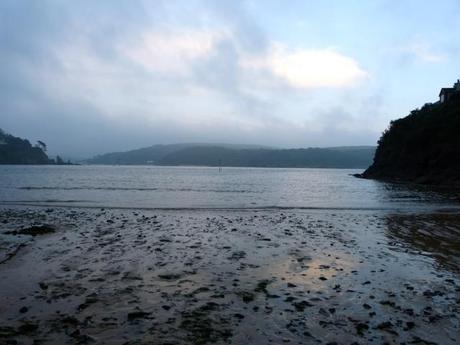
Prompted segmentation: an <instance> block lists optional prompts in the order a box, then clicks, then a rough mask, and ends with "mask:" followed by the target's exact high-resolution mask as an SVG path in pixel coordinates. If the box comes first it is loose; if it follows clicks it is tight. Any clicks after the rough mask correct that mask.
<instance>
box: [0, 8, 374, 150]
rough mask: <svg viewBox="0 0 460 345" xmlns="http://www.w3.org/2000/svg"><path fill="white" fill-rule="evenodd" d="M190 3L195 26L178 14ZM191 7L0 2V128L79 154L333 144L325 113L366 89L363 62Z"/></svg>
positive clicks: (236, 13) (227, 12) (238, 12)
mask: <svg viewBox="0 0 460 345" xmlns="http://www.w3.org/2000/svg"><path fill="white" fill-rule="evenodd" d="M195 5H196V6H198V7H199V8H198V9H197V10H196V12H197V15H196V16H193V15H190V12H189V11H188V10H187V11H184V10H183V6H185V7H189V8H191V9H193V8H194V7H195ZM195 5H190V3H189V2H186V3H184V4H182V5H181V4H179V3H176V4H171V3H170V2H142V1H140V2H135V5H133V6H131V1H125V2H122V1H120V2H119V3H117V5H112V3H111V2H110V1H106V2H102V1H101V2H98V3H97V4H94V5H93V4H92V2H86V3H85V5H80V3H78V2H77V3H73V4H72V5H59V6H58V5H56V3H55V2H53V1H50V2H45V3H44V4H43V6H42V5H40V6H38V5H37V6H35V7H33V8H31V9H30V10H29V11H26V8H25V6H19V5H17V3H16V2H11V5H8V6H6V5H3V4H0V9H1V8H5V11H3V15H2V11H0V19H1V18H3V19H5V20H4V21H0V38H7V39H3V40H2V39H0V48H2V49H1V50H2V54H0V62H1V64H0V91H1V92H0V105H1V107H2V111H3V112H4V114H5V115H3V116H2V119H1V120H2V121H1V122H2V123H0V126H3V127H5V129H6V130H8V131H10V132H13V134H17V135H22V136H25V137H29V138H30V139H31V140H34V139H40V140H44V141H45V142H47V143H49V144H50V145H49V146H50V151H51V152H52V153H59V154H61V153H68V154H69V153H70V154H73V155H76V156H81V155H83V156H86V155H88V156H89V155H92V154H94V153H102V152H104V151H107V150H112V149H113V150H123V149H126V148H134V147H136V146H143V145H150V144H154V143H171V142H181V141H200V142H203V141H229V142H247V143H262V144H271V143H273V144H276V145H280V146H284V145H289V146H291V145H294V146H304V145H319V144H321V145H322V144H327V142H328V140H330V141H331V142H332V139H331V138H330V136H324V135H325V133H326V132H327V131H328V130H329V131H330V130H332V129H331V128H332V124H333V122H334V121H335V119H337V121H339V120H340V119H341V118H344V117H345V115H346V114H347V112H345V111H344V112H341V111H338V110H337V109H338V108H337V107H336V105H335V104H328V105H327V106H325V105H324V104H325V103H340V101H338V100H337V102H336V101H335V100H336V99H337V95H338V94H340V93H341V92H344V90H347V89H350V88H353V87H355V86H357V87H359V86H360V85H361V84H362V85H366V81H367V79H369V73H368V72H366V71H365V70H364V69H363V68H362V66H361V65H360V63H359V62H358V60H357V59H356V58H354V57H353V56H349V55H346V54H343V53H341V52H340V50H339V49H326V48H319V49H306V48H303V47H301V46H294V44H290V43H289V42H281V41H282V40H281V39H280V38H279V37H277V39H276V40H275V39H274V38H273V37H271V36H270V34H269V33H268V32H267V31H266V30H263V29H261V27H259V26H258V25H257V22H256V20H255V18H254V16H253V15H251V14H250V13H249V12H247V11H246V10H245V8H244V6H243V5H242V4H241V3H237V2H214V1H213V2H209V3H208V2H206V1H205V2H201V1H197V3H196V4H195ZM2 6H6V7H2ZM198 13H199V14H198ZM126 16H128V18H129V20H126ZM7 19H8V20H7ZM125 21H126V25H124V23H125ZM122 24H123V25H122ZM331 100H332V101H331ZM347 102H348V103H352V102H350V101H349V100H347ZM325 107H327V108H328V109H332V110H331V112H330V113H327V114H326V115H324V114H325V112H324V108H325ZM347 111H348V112H349V110H347ZM332 113H334V114H336V115H337V116H336V118H335V119H334V118H333V115H332ZM330 119H332V120H330ZM306 123H307V124H308V123H310V124H311V125H309V126H306V125H304V124H306ZM339 129H342V128H339ZM339 129H337V128H336V129H334V130H336V131H337V133H338V130H339ZM364 132H365V131H364V130H363V133H364ZM294 133H295V135H294ZM322 136H324V137H322ZM363 137H364V136H363ZM321 138H322V139H321ZM340 138H341V137H340V135H338V136H337V138H335V139H336V141H337V143H338V142H339V141H340ZM348 138H353V136H352V135H351V134H350V135H349V137H347V140H344V143H345V142H346V143H349V141H348Z"/></svg>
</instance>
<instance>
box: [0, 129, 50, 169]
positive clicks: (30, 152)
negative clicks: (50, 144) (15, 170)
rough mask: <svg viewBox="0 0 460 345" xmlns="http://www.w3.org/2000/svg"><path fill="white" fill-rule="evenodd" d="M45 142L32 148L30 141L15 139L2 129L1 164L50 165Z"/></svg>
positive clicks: (0, 131) (0, 135) (0, 136)
mask: <svg viewBox="0 0 460 345" xmlns="http://www.w3.org/2000/svg"><path fill="white" fill-rule="evenodd" d="M45 150H46V145H45V144H44V143H43V142H40V144H37V145H36V146H32V145H31V144H30V142H29V141H28V140H25V139H21V138H18V137H14V136H12V135H11V134H7V133H5V132H4V131H3V130H1V129H0V164H49V163H50V160H49V158H48V156H47V155H46V153H45Z"/></svg>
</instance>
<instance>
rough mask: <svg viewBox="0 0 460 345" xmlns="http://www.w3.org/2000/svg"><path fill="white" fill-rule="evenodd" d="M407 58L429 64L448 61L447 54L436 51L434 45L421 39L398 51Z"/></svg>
mask: <svg viewBox="0 0 460 345" xmlns="http://www.w3.org/2000/svg"><path fill="white" fill-rule="evenodd" d="M396 51H398V52H399V53H402V54H403V55H405V56H407V57H411V58H414V59H416V60H420V61H423V62H427V63H441V62H446V61H447V60H448V56H447V54H445V53H443V52H439V51H436V50H435V49H434V48H433V46H432V44H430V43H429V42H427V41H425V40H422V39H420V38H417V39H415V40H414V41H413V42H410V43H409V44H406V45H404V46H402V47H399V48H397V49H396Z"/></svg>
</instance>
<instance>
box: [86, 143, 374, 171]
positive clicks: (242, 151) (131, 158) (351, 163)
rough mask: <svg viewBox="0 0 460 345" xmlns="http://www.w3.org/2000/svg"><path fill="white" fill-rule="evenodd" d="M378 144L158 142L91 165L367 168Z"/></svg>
mask: <svg viewBox="0 0 460 345" xmlns="http://www.w3.org/2000/svg"><path fill="white" fill-rule="evenodd" d="M374 152H375V147H372V146H358V147H337V148H308V149H273V148H267V147H260V146H259V147H258V146H255V147H254V146H243V145H225V144H214V145H212V144H207V145H204V144H176V145H155V146H151V147H148V148H144V149H138V150H132V151H127V152H117V153H109V154H105V155H101V156H97V157H95V158H93V159H91V160H88V161H87V162H88V163H90V164H155V165H195V166H220V165H221V166H234V167H299V168H364V167H366V166H368V165H369V164H370V163H371V161H372V157H373V155H374Z"/></svg>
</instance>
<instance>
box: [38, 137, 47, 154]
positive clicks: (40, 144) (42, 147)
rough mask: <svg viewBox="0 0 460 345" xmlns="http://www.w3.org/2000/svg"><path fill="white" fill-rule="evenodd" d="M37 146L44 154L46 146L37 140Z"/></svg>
mask: <svg viewBox="0 0 460 345" xmlns="http://www.w3.org/2000/svg"><path fill="white" fill-rule="evenodd" d="M37 146H38V147H39V148H41V149H42V150H43V152H46V144H45V143H44V142H43V141H41V140H38V141H37Z"/></svg>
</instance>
